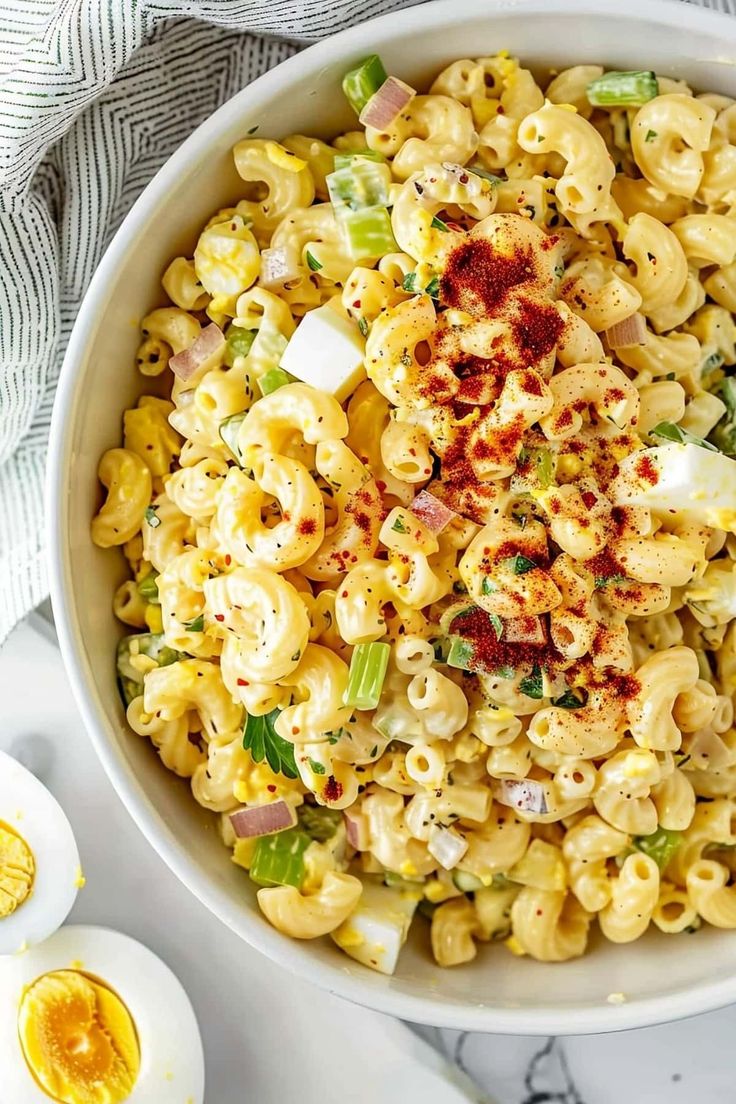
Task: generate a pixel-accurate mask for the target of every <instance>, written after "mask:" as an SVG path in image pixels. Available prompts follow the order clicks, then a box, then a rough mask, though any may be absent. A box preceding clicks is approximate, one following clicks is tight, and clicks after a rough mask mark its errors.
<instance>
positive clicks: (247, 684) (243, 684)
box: [238, 678, 250, 686]
mask: <svg viewBox="0 0 736 1104" xmlns="http://www.w3.org/2000/svg"><path fill="white" fill-rule="evenodd" d="M238 686H250V683H249V682H246V681H245V679H241V678H239V679H238Z"/></svg>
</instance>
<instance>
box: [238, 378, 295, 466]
mask: <svg viewBox="0 0 736 1104" xmlns="http://www.w3.org/2000/svg"><path fill="white" fill-rule="evenodd" d="M293 382H294V379H293V377H292V376H290V375H289V373H288V372H285V371H284V369H283V368H269V369H268V371H267V372H264V373H263V375H262V376H260V377H259V379H258V380H257V383H258V386H259V388H260V390H261V394H262V395H270V394H271V392H272V391H278V389H279V387H284V386H285V385H286V384H287V383H293ZM228 447H229V446H228Z"/></svg>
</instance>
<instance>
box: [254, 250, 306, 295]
mask: <svg viewBox="0 0 736 1104" xmlns="http://www.w3.org/2000/svg"><path fill="white" fill-rule="evenodd" d="M303 275H304V270H303V269H302V267H301V265H300V264H299V254H298V252H297V250H296V249H295V247H294V246H293V245H280V246H278V247H277V248H275V249H264V250H263V252H262V253H261V275H260V277H259V279H258V283H259V284H260V285H261V287H264V288H267V289H268V290H269V291H279V290H280V289H282V288H284V287H285V286H286V285H287V284H289V283H291V282H292V281H294V280H300V279H301V277H302V276H303Z"/></svg>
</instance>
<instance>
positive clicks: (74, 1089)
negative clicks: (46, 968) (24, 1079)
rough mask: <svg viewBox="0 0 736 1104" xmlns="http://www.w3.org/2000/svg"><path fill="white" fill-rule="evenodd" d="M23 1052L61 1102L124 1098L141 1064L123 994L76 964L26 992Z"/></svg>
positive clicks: (112, 1102)
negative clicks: (113, 990)
mask: <svg viewBox="0 0 736 1104" xmlns="http://www.w3.org/2000/svg"><path fill="white" fill-rule="evenodd" d="M18 1032H19V1035H20V1042H21V1046H22V1048H23V1056H24V1058H25V1060H26V1062H27V1063H28V1068H29V1069H30V1071H31V1073H32V1074H33V1076H34V1078H35V1079H36V1081H37V1082H38V1084H39V1085H40V1087H41V1088H42V1089H43V1090H44V1092H46V1093H48V1095H49V1096H50V1097H52V1099H54V1100H56V1101H59V1102H61V1104H121V1102H122V1101H124V1100H127V1099H128V1097H129V1096H130V1094H131V1093H132V1091H133V1088H134V1086H135V1083H136V1080H137V1078H138V1073H139V1070H140V1063H141V1055H140V1046H139V1043H138V1036H137V1034H136V1030H135V1025H134V1023H133V1019H132V1017H131V1015H130V1012H129V1011H128V1009H127V1008H126V1007H125V1005H124V1004H123V1002H122V1000H121V999H120V997H118V996H117V994H116V993H113V992H112V990H110V989H108V988H107V986H105V985H104V984H102V983H101V982H100V981H97V980H94V979H93V978H91V977H88V976H87V975H86V974H82V973H80V972H79V971H77V970H56V971H53V972H52V973H49V974H44V975H43V976H42V977H40V978H37V979H36V980H35V981H34V982H33V983H32V984H31V985H30V986H29V987H28V988H27V989H26V990H25V992H24V994H23V997H22V999H21V1003H20V1010H19V1013H18Z"/></svg>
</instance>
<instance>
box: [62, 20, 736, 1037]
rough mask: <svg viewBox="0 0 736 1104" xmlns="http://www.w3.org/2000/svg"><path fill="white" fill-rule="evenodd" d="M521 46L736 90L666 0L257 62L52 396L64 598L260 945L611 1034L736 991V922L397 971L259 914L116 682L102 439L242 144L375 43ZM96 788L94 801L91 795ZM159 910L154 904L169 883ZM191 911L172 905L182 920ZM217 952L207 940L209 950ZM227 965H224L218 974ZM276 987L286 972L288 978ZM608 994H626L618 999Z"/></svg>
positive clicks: (202, 131)
mask: <svg viewBox="0 0 736 1104" xmlns="http://www.w3.org/2000/svg"><path fill="white" fill-rule="evenodd" d="M502 48H507V49H509V50H510V51H511V52H512V53H513V54H518V55H520V56H521V58H522V59H523V60H524V63H525V64H526V65H531V66H532V67H533V66H535V65H537V66H543V65H551V66H560V67H562V66H565V65H569V64H575V63H578V62H594V61H596V62H601V63H605V64H607V65H609V66H613V67H615V68H625V69H649V68H655V69H656V70H657V71H658V72H660V73H662V74H668V75H671V76H678V77H684V78H685V79H686V80H688V81H690V82H691V83H692V84H693V85H694V86H695V87H697V88H701V89H707V90H709V91H710V90H712V91H720V92H727V93H730V94H731V95H736V69H735V68H733V61H732V60H731V59H732V58H733V57H734V56H735V55H736V20H731V19H728V18H726V17H724V16H719V15H716V14H714V13H711V12H707V11H703V10H701V9H699V8H696V7H692V6H690V5H688V4H684V3H679V2H673V3H664V2H660V0H619V2H618V3H616V4H615V5H613V4H612V3H611V2H610V0H587V2H580V0H499V2H498V3H497V4H496V5H495V6H491V4H489V3H488V0H481V2H475V0H442V2H438V3H433V4H428V5H424V6H421V7H416V8H410V9H406V10H404V11H401V12H397V13H395V14H393V15H389V16H385V17H383V18H381V19H378V20H375V21H373V22H371V23H367V24H363V25H362V26H360V27H356V28H355V29H354V30H351V31H347V32H345V33H343V34H340V35H337V36H336V37H335V38H332V39H329V40H328V41H326V42H324V43H321V44H320V45H318V46H314V47H313V48H312V49H310V50H308V51H306V52H305V53H302V54H300V55H298V56H297V57H293V58H291V59H290V60H289V61H286V62H284V64H283V65H280V66H279V67H278V68H277V69H275V70H273V71H271V72H270V73H268V74H267V75H266V76H264V77H261V78H260V80H258V81H256V82H255V83H254V84H252V85H250V87H248V88H246V89H244V90H243V91H242V92H240V93H239V94H238V95H237V96H235V97H234V98H233V99H232V100H230V101H229V103H227V104H225V105H224V107H222V108H220V110H218V111H217V112H215V114H214V115H213V116H212V117H211V118H210V119H208V120H207V122H206V123H204V124H203V125H202V126H201V127H199V129H198V130H196V131H195V132H194V134H192V136H191V137H190V138H189V139H188V140H187V141H186V142H185V143H184V144H183V145H182V147H181V148H180V149H179V150H178V152H177V153H175V154H174V156H173V157H172V158H171V159H170V160H169V161H168V162H167V164H166V165H165V166H164V168H163V169H161V171H160V172H159V173H158V175H157V176H156V177H155V179H154V180H153V181H152V182H151V184H149V186H148V187H147V188H146V190H145V191H144V193H143V194H142V196H141V197H140V199H139V200H138V201H137V203H136V204H135V206H134V207H133V209H132V210H131V212H130V214H129V215H128V217H127V218H126V220H125V222H124V223H123V225H122V227H121V228H120V230H119V231H118V233H117V235H116V236H115V238H114V240H113V242H112V244H111V245H110V248H109V249H108V251H107V253H106V254H105V257H104V259H103V260H102V263H101V264H100V267H99V269H98V270H97V272H96V274H95V277H94V279H93V280H92V283H91V285H90V288H89V291H88V292H87V295H86V298H85V300H84V304H83V306H82V308H81V310H80V313H79V318H78V320H77V324H76V326H75V327H74V332H73V334H72V338H71V341H70V343H69V350H68V353H67V356H66V361H65V363H64V368H63V371H62V375H61V381H60V384H59V394H58V398H57V401H56V409H55V412H54V424H53V432H52V443H51V453H50V460H49V480H48V516H49V522H50V546H51V574H52V592H53V600H54V611H55V614H56V618H57V624H58V629H59V636H60V640H61V645H62V650H63V653H64V657H65V660H66V664H67V668H68V671H69V675H70V678H71V681H72V684H73V686H74V690H75V693H76V697H77V700H78V703H79V707H80V709H81V711H82V715H83V717H84V719H85V722H86V725H87V727H88V729H89V733H90V735H91V737H92V740H93V742H94V744H95V747H96V749H97V752H98V754H99V756H100V758H101V760H102V762H103V764H104V766H105V768H106V770H107V772H108V774H109V776H110V778H111V780H112V782H113V784H114V785H115V787H116V789H117V791H118V793H119V795H120V797H121V799H122V800H123V801H124V802H125V804H126V806H127V807H128V809H129V810H130V812H131V813H132V815H133V817H134V818H135V820H136V821H137V823H138V826H139V827H140V829H141V831H142V832H143V833H144V834H145V835H146V836H147V838H148V839H149V840H150V842H151V843H152V844H153V846H154V847H155V848H156V849H157V850H158V852H159V854H160V855H161V856H162V858H163V859H164V860H165V861H166V863H168V865H169V866H170V867H171V869H172V870H173V871H174V872H175V873H176V874H177V875H178V876H179V878H181V880H182V881H183V882H184V883H185V884H186V885H187V886H188V887H189V888H190V889H191V891H192V892H193V893H194V894H195V895H196V896H197V897H198V898H199V899H200V900H201V901H202V902H203V903H204V904H205V905H206V906H207V907H208V908H209V909H211V911H212V912H214V913H215V914H216V915H218V916H219V917H221V919H222V920H223V922H224V923H226V924H228V925H229V926H230V927H231V928H232V929H233V930H234V931H236V932H238V933H239V934H240V935H241V936H242V937H243V938H244V939H245V940H246V941H247V942H248V943H250V944H251V945H252V946H254V947H256V948H258V950H260V951H262V952H263V953H264V954H266V955H268V956H269V957H270V958H271V959H272V960H273V961H274V962H276V963H279V964H280V965H281V966H283V967H285V968H286V969H287V970H289V971H293V972H294V973H297V974H300V975H302V976H304V977H307V978H310V979H311V980H312V981H314V982H316V983H317V984H319V985H321V986H323V987H325V988H327V989H329V990H331V991H333V992H335V993H338V994H340V995H341V996H344V997H347V998H349V999H351V1000H354V1001H357V1002H359V1003H361V1004H366V1005H370V1006H371V1007H373V1008H377V1009H380V1010H382V1011H385V1012H390V1013H393V1014H394V1015H397V1016H402V1017H403V1018H405V1019H409V1020H415V1021H419V1022H424V1023H431V1024H438V1025H444V1026H448V1027H456V1028H465V1029H472V1030H476V1031H501V1032H513V1033H520V1034H536V1033H539V1034H542V1033H543V1034H548V1033H573V1032H575V1033H577V1032H594V1031H608V1030H614V1029H618V1028H624V1027H634V1026H640V1025H645V1024H652V1023H658V1022H661V1021H663V1020H669V1019H675V1018H677V1017H681V1016H686V1015H690V1014H693V1013H696V1012H703V1011H707V1010H709V1009H713V1008H717V1007H719V1006H722V1005H725V1004H727V1003H729V1002H731V1001H734V1000H736V933H735V934H729V933H727V932H718V931H716V930H714V929H709V930H703V931H701V932H700V933H699V934H697V935H694V936H689V935H681V936H679V937H674V936H670V937H665V936H655V935H650V936H648V937H647V938H645V939H643V940H640V941H637V942H636V943H634V944H632V945H630V946H623V947H616V946H613V945H612V944H606V943H605V941H603V940H600V942H599V943H597V944H595V945H594V946H593V948H592V951H591V953H590V954H588V955H587V956H586V957H585V958H582V959H578V960H576V961H574V962H570V963H566V964H564V965H562V966H559V965H545V964H541V963H536V962H532V961H530V960H529V959H517V958H514V957H513V956H511V955H509V954H508V953H507V952H506V951H505V949H504V948H501V947H496V948H490V949H481V952H480V954H479V957H478V959H477V960H476V961H475V962H474V963H472V964H470V965H467V966H463V967H458V968H455V969H452V970H445V971H443V970H440V969H439V968H438V967H436V966H435V965H434V964H433V962H432V960H431V958H430V956H429V954H428V948H427V943H428V939H427V935H426V926H425V925H422V924H417V925H416V927H417V929H418V931H417V934H416V936H415V937H414V942H413V943H411V944H410V945H409V946H408V947H407V948H406V949H405V951H404V952H403V954H402V956H401V959H400V964H399V969H398V972H397V974H396V975H395V976H394V977H392V978H388V977H383V976H381V975H380V974H376V973H372V972H371V971H369V970H367V969H364V968H363V967H361V966H359V965H358V964H357V963H355V962H353V961H352V960H351V959H349V958H347V957H346V956H344V955H343V954H342V953H341V952H340V951H338V950H337V949H336V948H335V947H334V946H333V945H332V943H331V942H330V941H329V940H323V941H319V942H313V943H298V942H292V941H290V940H288V939H286V938H285V937H283V936H281V935H280V934H279V933H278V932H276V931H275V930H274V929H273V928H271V927H269V926H268V924H267V923H266V922H265V921H264V920H263V919H262V917H261V915H260V914H259V911H258V908H257V905H256V902H255V897H254V894H253V890H252V887H251V885H250V883H249V882H248V880H247V878H245V876H244V875H243V872H242V871H241V870H239V869H238V868H237V867H235V866H234V865H233V863H232V862H231V861H230V855H229V852H228V851H227V850H226V849H225V848H224V847H223V846H222V844H221V843H220V841H219V839H218V835H217V832H216V830H215V827H214V824H213V823H212V821H211V819H210V817H209V815H208V814H206V813H205V812H204V811H203V810H201V809H200V808H199V807H198V806H197V805H196V804H195V802H194V801H193V799H192V797H191V795H190V793H189V790H188V787H187V785H186V783H184V782H179V781H177V780H176V779H175V778H174V777H173V776H172V775H171V774H169V773H168V772H167V771H165V770H164V768H163V767H162V766H161V765H160V764H159V763H158V762H157V759H156V755H155V753H154V751H153V750H152V748H151V747H150V745H149V744H148V742H147V741H144V740H141V739H139V738H138V737H136V736H134V735H132V733H131V732H130V731H129V730H128V729H127V728H126V726H125V723H124V714H123V709H122V707H121V704H120V701H119V698H118V693H117V689H116V685H115V666H114V648H115V642H116V640H117V639H118V637H119V635H120V627H119V625H118V624H117V623H116V622H115V620H114V618H113V616H112V613H111V610H110V601H111V597H112V592H113V588H114V586H115V585H116V584H117V583H118V582H120V581H121V580H122V579H123V578H124V565H123V561H122V557H116V556H115V555H114V554H112V553H104V552H101V551H100V550H99V549H97V548H95V547H94V546H93V544H92V543H91V541H90V538H89V521H90V517H91V515H92V513H93V510H94V509H95V505H96V502H97V500H98V494H99V491H98V485H97V480H96V475H95V472H96V467H97V462H98V458H99V456H100V454H101V453H102V452H103V451H104V450H105V449H106V448H109V447H111V446H114V445H117V444H118V443H119V441H120V428H121V412H122V410H123V409H124V407H126V406H128V405H130V404H131V403H133V402H134V401H135V398H136V396H137V394H138V393H140V391H141V390H143V382H144V381H142V380H140V379H138V378H137V377H136V373H135V372H134V371H133V370H132V367H131V366H132V364H133V355H134V351H135V348H136V345H137V341H138V330H137V323H138V320H139V319H140V318H141V317H142V316H143V315H144V314H145V313H146V312H147V311H148V310H149V309H150V308H151V307H152V306H153V305H154V304H156V303H160V302H162V299H161V290H160V285H159V277H160V275H161V273H162V272H163V270H164V268H165V266H166V264H167V263H168V261H169V260H170V259H171V258H172V257H173V256H175V255H177V254H178V253H181V252H186V253H187V254H188V255H190V256H191V251H192V247H193V245H194V241H195V231H196V228H197V227H199V226H200V225H201V224H202V223H203V222H204V221H205V220H206V218H207V217H208V216H209V215H210V213H211V212H212V211H213V210H216V209H217V208H218V207H222V206H225V205H226V204H227V203H228V202H229V201H231V200H233V199H235V198H236V197H237V196H238V195H239V181H238V178H237V176H236V174H235V172H234V169H233V166H232V158H231V155H230V149H231V147H232V145H233V144H234V142H236V141H237V140H238V139H239V138H242V137H243V135H245V134H246V133H247V132H248V131H249V129H250V128H251V127H252V126H254V125H256V124H258V126H259V133H260V134H263V135H273V136H275V137H279V136H282V135H284V134H288V133H289V132H293V131H303V132H305V133H317V134H322V135H325V136H327V135H330V134H332V133H334V132H336V131H338V130H340V129H341V128H347V127H349V126H350V125H351V123H354V119H353V118H352V116H351V113H350V111H349V110H348V108H347V106H346V105H345V102H344V98H343V96H342V95H341V92H340V79H341V77H342V74H343V73H344V71H345V70H346V69H347V68H349V66H350V65H351V64H352V63H354V62H355V60H356V59H359V58H361V57H363V56H365V55H366V54H368V53H371V52H373V51H377V52H379V53H380V54H381V55H382V57H383V59H384V61H385V62H386V63H387V68H388V69H389V71H390V72H395V73H397V74H398V75H400V76H401V77H404V78H406V79H407V80H409V81H412V82H413V83H417V82H419V83H420V84H421V82H423V81H426V80H427V79H428V78H429V77H430V76H431V75H432V74H433V73H435V72H436V71H437V70H439V69H440V68H441V67H442V66H443V65H444V64H445V63H447V62H449V61H452V60H454V59H455V58H460V57H477V56H479V55H482V54H489V53H492V52H494V51H496V50H499V49H502ZM80 799H82V800H83V797H82V795H80ZM149 907H155V886H152V887H151V900H150V904H149ZM171 919H172V921H173V922H174V923H175V922H176V918H175V917H172V918H171ZM200 953H203V954H205V955H206V953H207V949H206V947H205V948H200ZM215 980H216V979H215ZM274 983H275V984H279V985H281V984H283V983H284V980H283V978H282V977H281V976H280V975H275V977H274ZM611 993H623V994H625V995H626V1003H624V1004H619V1005H612V1004H610V1003H608V1002H607V999H606V998H607V996H608V995H609V994H611Z"/></svg>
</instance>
